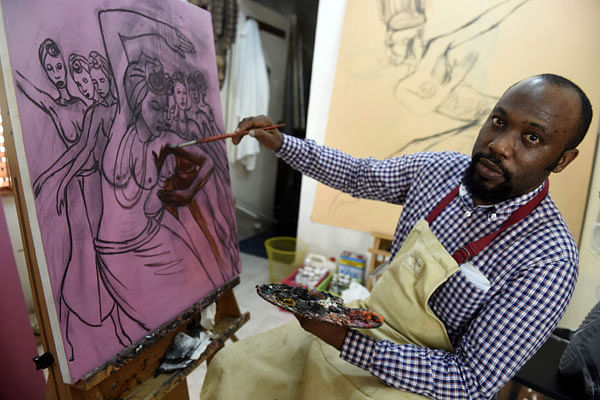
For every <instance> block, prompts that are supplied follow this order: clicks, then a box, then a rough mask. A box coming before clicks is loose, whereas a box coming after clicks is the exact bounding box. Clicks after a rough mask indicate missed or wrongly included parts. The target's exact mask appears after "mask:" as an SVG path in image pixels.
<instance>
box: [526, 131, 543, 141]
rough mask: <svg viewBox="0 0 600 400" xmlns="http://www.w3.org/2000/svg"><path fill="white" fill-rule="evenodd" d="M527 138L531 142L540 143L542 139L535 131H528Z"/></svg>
mask: <svg viewBox="0 0 600 400" xmlns="http://www.w3.org/2000/svg"><path fill="white" fill-rule="evenodd" d="M525 140H527V141H528V142H529V143H538V142H539V141H540V137H539V136H538V135H536V134H535V133H528V134H526V135H525Z"/></svg>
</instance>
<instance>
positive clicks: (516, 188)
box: [464, 77, 581, 204]
mask: <svg viewBox="0 0 600 400" xmlns="http://www.w3.org/2000/svg"><path fill="white" fill-rule="evenodd" d="M580 115H581V105H580V100H579V98H578V96H577V94H576V93H575V91H574V90H572V89H569V88H562V87H558V86H555V85H553V84H551V83H548V82H544V81H543V80H541V79H540V78H535V77H534V78H530V79H527V80H525V81H522V82H519V83H518V84H517V85H515V86H513V87H511V88H510V89H509V90H508V91H507V92H506V93H505V94H504V95H503V96H502V97H501V98H500V100H499V101H498V103H497V104H496V106H495V107H494V109H493V110H492V112H491V113H490V115H489V117H488V118H487V120H486V121H485V123H484V124H483V126H482V128H481V130H480V131H479V136H478V137H477V140H476V142H475V145H474V146H473V152H472V160H471V165H470V166H469V168H468V169H467V171H466V173H465V181H464V182H465V184H466V185H467V187H468V188H469V190H470V191H471V193H472V194H473V197H474V199H475V200H476V203H478V204H494V203H498V202H501V201H504V200H506V199H509V198H512V197H515V196H519V195H521V194H524V193H527V192H529V191H531V190H533V189H534V188H536V187H538V186H539V185H540V184H541V183H542V182H543V181H544V180H545V179H546V178H547V177H548V175H549V173H550V172H560V171H562V170H563V169H564V168H565V167H566V165H567V164H568V163H569V162H570V161H572V160H573V159H574V158H575V156H576V155H577V151H576V150H568V151H565V150H566V145H567V143H568V142H569V140H570V139H571V138H572V137H573V135H574V134H575V131H576V128H577V125H578V122H579V118H580Z"/></svg>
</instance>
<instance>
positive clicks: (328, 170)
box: [275, 134, 428, 204]
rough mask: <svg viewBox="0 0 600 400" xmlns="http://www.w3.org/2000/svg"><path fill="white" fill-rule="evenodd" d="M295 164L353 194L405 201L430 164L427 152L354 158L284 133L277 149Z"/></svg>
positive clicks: (277, 153)
mask: <svg viewBox="0 0 600 400" xmlns="http://www.w3.org/2000/svg"><path fill="white" fill-rule="evenodd" d="M275 154H276V155H277V157H279V158H281V159H282V160H283V161H285V162H286V163H287V164H289V165H290V166H291V167H292V168H294V169H296V170H298V171H300V172H301V173H302V174H304V175H306V176H309V177H311V178H313V179H315V180H317V181H319V182H321V183H323V184H325V185H327V186H330V187H332V188H334V189H337V190H340V191H342V192H345V193H349V194H350V195H352V196H353V197H357V198H364V199H371V200H381V201H386V202H390V203H396V204H402V203H403V202H404V200H405V198H406V194H407V192H408V190H409V188H410V185H411V183H412V182H414V180H415V178H416V176H417V175H418V173H419V171H421V170H422V168H423V167H424V166H425V165H426V164H427V161H428V158H427V156H425V155H424V153H415V154H411V155H406V156H402V157H396V158H389V159H385V160H376V159H374V158H373V157H369V158H354V157H352V156H350V155H348V154H346V153H344V152H342V151H339V150H336V149H332V148H330V147H326V146H321V145H318V144H316V143H315V142H314V141H313V140H310V139H305V140H302V139H298V138H295V137H293V136H289V135H285V134H284V135H283V144H282V146H281V148H280V149H279V150H278V151H277V152H275Z"/></svg>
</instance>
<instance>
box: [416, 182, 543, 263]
mask: <svg viewBox="0 0 600 400" xmlns="http://www.w3.org/2000/svg"><path fill="white" fill-rule="evenodd" d="M549 186H550V182H549V181H548V179H546V182H544V187H543V188H542V190H541V191H540V192H539V193H538V194H536V195H535V197H534V198H532V199H531V200H529V201H528V202H527V203H525V204H523V205H522V206H521V207H519V208H518V209H517V210H515V212H513V213H512V215H511V216H510V217H508V219H507V220H506V221H504V223H503V224H502V225H501V226H500V228H499V229H498V230H497V231H495V232H492V233H490V234H489V235H486V236H484V237H482V238H481V239H478V240H476V241H474V242H471V243H469V244H467V245H466V246H464V247H461V248H460V249H458V250H456V251H455V252H454V254H452V257H453V258H454V259H455V260H456V262H457V263H458V264H459V265H460V264H462V263H464V262H466V261H469V260H470V259H471V258H473V257H475V255H476V254H477V253H479V252H480V251H481V250H483V249H484V248H485V247H486V246H487V245H488V244H490V242H491V241H492V240H494V238H495V237H496V236H498V235H499V234H500V233H501V232H503V231H505V230H506V229H508V228H509V227H511V226H512V225H514V224H516V223H517V222H520V221H522V220H523V219H524V218H525V217H527V216H528V215H529V214H530V213H531V211H533V210H534V209H535V208H536V207H537V206H538V204H540V202H541V201H542V200H543V199H544V197H546V195H547V194H548V188H549ZM459 187H460V184H458V185H457V186H456V187H455V188H454V189H453V190H452V191H451V192H450V193H448V194H447V195H446V197H444V198H443V199H442V201H440V202H439V203H438V205H437V206H435V208H434V209H433V210H431V212H430V213H429V215H427V217H426V218H425V220H426V221H427V223H429V224H431V223H432V222H433V220H434V219H435V218H436V217H437V216H438V215H440V213H441V212H442V211H443V210H444V208H446V206H447V205H448V204H450V202H451V201H452V200H453V199H454V198H455V197H456V196H457V195H458V190H459Z"/></svg>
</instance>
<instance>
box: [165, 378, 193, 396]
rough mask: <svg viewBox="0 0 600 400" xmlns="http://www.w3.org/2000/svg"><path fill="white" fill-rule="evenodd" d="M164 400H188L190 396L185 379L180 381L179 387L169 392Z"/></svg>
mask: <svg viewBox="0 0 600 400" xmlns="http://www.w3.org/2000/svg"><path fill="white" fill-rule="evenodd" d="M163 399H164V400H190V395H189V393H188V388H187V378H186V379H184V380H182V381H181V383H180V384H179V385H177V387H176V388H175V389H173V390H171V391H170V392H169V394H167V395H166V396H165V397H163Z"/></svg>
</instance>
